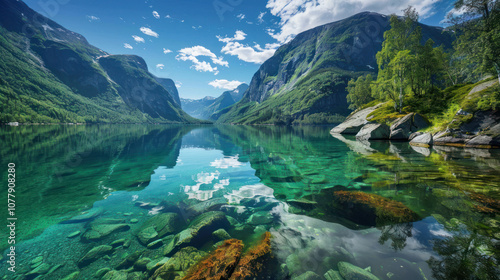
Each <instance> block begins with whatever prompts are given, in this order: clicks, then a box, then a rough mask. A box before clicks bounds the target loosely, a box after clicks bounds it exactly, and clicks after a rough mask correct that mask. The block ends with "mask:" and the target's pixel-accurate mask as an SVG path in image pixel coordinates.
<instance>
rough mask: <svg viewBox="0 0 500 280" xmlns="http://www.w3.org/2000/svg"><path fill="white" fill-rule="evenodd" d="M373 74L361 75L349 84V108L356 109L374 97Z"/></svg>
mask: <svg viewBox="0 0 500 280" xmlns="http://www.w3.org/2000/svg"><path fill="white" fill-rule="evenodd" d="M372 82H373V78H372V75H370V74H368V75H366V77H365V76H360V77H358V79H356V80H355V79H354V78H352V79H351V80H350V81H349V82H348V84H347V92H348V93H349V94H347V102H349V104H350V105H349V109H351V110H356V109H358V108H360V107H361V106H363V105H364V104H366V103H369V102H370V101H372V100H373V99H374V98H373V97H372V91H371V86H372Z"/></svg>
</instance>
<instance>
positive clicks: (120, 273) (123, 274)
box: [101, 270, 128, 280]
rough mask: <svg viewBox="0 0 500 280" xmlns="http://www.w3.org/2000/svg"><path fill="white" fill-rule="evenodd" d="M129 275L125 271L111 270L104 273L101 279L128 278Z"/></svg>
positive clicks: (115, 279) (116, 279) (119, 279)
mask: <svg viewBox="0 0 500 280" xmlns="http://www.w3.org/2000/svg"><path fill="white" fill-rule="evenodd" d="M127 276H128V275H127V272H125V271H116V270H111V271H108V272H107V273H106V274H104V276H103V277H102V278H101V280H127Z"/></svg>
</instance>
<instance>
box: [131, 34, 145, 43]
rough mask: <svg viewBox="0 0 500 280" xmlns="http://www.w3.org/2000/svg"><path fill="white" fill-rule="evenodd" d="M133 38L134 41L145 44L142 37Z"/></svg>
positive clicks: (133, 36) (134, 36)
mask: <svg viewBox="0 0 500 280" xmlns="http://www.w3.org/2000/svg"><path fill="white" fill-rule="evenodd" d="M132 38H134V40H135V41H136V42H137V43H144V38H142V37H139V36H136V35H132Z"/></svg>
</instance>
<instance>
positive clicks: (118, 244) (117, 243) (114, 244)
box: [109, 238, 126, 248]
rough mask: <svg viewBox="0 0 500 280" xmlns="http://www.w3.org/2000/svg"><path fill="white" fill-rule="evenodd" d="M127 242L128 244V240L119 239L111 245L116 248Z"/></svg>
mask: <svg viewBox="0 0 500 280" xmlns="http://www.w3.org/2000/svg"><path fill="white" fill-rule="evenodd" d="M125 242H126V239H125V238H122V239H117V240H115V241H113V242H111V244H109V245H111V246H113V248H116V247H118V246H121V245H123V244H125Z"/></svg>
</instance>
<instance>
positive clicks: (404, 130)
mask: <svg viewBox="0 0 500 280" xmlns="http://www.w3.org/2000/svg"><path fill="white" fill-rule="evenodd" d="M428 126H429V122H427V120H426V119H425V118H424V117H422V116H421V115H420V114H418V113H409V114H408V115H406V116H404V117H402V118H399V119H397V120H396V121H394V122H393V123H392V125H391V135H390V139H391V140H408V138H409V137H410V135H411V134H412V133H413V132H416V131H418V130H421V129H424V128H427V127H428Z"/></svg>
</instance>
